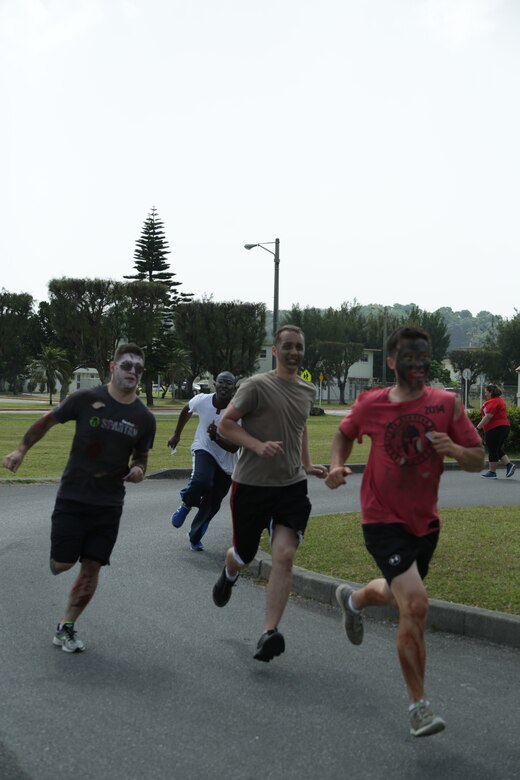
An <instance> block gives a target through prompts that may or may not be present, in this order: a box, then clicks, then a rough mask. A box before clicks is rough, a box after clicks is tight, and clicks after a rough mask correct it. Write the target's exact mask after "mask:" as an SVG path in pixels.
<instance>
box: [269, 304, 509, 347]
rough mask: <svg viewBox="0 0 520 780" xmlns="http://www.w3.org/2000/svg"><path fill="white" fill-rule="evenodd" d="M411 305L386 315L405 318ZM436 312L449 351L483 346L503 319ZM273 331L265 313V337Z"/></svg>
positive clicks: (372, 308)
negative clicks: (448, 339) (446, 339)
mask: <svg viewBox="0 0 520 780" xmlns="http://www.w3.org/2000/svg"><path fill="white" fill-rule="evenodd" d="M413 305H414V304H413V303H407V304H402V303H394V304H393V306H387V309H388V313H392V314H395V315H397V316H401V317H403V318H404V317H406V315H407V314H408V313H409V311H410V310H411V308H412V306H413ZM383 308H384V306H382V305H381V304H379V303H370V304H368V305H366V306H361V313H362V314H363V315H364V316H368V315H369V314H376V313H377V312H380V311H381V310H382V309H383ZM436 311H439V312H441V314H442V316H443V319H444V321H445V323H446V326H447V328H448V333H449V335H450V349H464V347H481V346H483V344H484V341H485V339H486V336H487V335H488V334H489V333H491V332H492V331H493V328H495V327H496V325H497V323H498V322H500V321H501V320H502V319H503V318H502V317H500V316H499V315H497V314H492V313H491V312H489V311H479V313H478V314H477V315H476V316H473V314H472V313H471V312H470V311H469V310H468V309H462V311H453V309H451V308H450V307H449V306H442V307H441V308H439V309H436ZM288 313H289V311H288V310H283V311H280V312H279V317H278V321H279V322H283V321H284V318H285V316H286V315H287V314H288ZM272 329H273V313H272V311H267V312H266V322H265V332H266V337H268V338H270V336H271V333H272Z"/></svg>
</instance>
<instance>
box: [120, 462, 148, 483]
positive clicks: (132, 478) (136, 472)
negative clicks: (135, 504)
mask: <svg viewBox="0 0 520 780" xmlns="http://www.w3.org/2000/svg"><path fill="white" fill-rule="evenodd" d="M143 479H144V470H143V467H142V466H132V468H131V469H130V471H129V472H128V474H127V475H126V477H123V482H142V481H143Z"/></svg>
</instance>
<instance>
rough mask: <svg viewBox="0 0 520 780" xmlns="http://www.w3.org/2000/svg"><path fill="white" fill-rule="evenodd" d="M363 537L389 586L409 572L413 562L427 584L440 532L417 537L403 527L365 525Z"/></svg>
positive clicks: (387, 524) (395, 525)
mask: <svg viewBox="0 0 520 780" xmlns="http://www.w3.org/2000/svg"><path fill="white" fill-rule="evenodd" d="M363 536H364V538H365V546H366V548H367V550H368V552H369V553H370V555H371V556H372V557H373V559H374V560H375V562H376V563H377V565H378V566H379V568H380V569H381V572H382V574H383V577H384V578H385V580H386V581H387V582H388V584H389V585H390V583H391V582H392V580H393V579H394V577H397V576H398V575H399V574H404V572H405V571H408V569H409V568H410V566H411V565H412V564H413V562H414V561H416V563H417V568H418V570H419V574H420V575H421V579H423V580H424V578H425V577H426V575H427V574H428V568H429V564H430V561H431V559H432V556H433V553H434V552H435V548H436V547H437V542H438V540H439V531H434V532H433V533H431V534H426V536H414V535H413V534H411V533H409V532H408V531H407V530H406V528H405V526H404V525H401V523H367V524H366V525H363Z"/></svg>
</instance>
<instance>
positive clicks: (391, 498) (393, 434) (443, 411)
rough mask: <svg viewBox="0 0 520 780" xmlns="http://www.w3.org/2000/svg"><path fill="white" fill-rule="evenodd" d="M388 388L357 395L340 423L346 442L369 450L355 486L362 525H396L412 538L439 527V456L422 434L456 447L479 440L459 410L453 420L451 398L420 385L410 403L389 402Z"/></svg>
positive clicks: (452, 397)
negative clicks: (367, 441)
mask: <svg viewBox="0 0 520 780" xmlns="http://www.w3.org/2000/svg"><path fill="white" fill-rule="evenodd" d="M389 392H390V388H385V389H383V390H368V391H366V392H365V393H362V394H361V395H360V396H359V397H358V399H357V401H356V403H355V404H354V406H353V407H352V411H351V412H350V414H347V415H346V416H345V417H344V419H343V421H342V422H341V425H340V430H341V431H342V433H343V434H344V435H345V436H346V437H348V438H349V439H353V440H356V439H357V440H358V442H359V443H361V441H362V439H363V436H365V435H366V436H370V438H371V440H372V446H371V449H370V455H369V458H368V463H367V466H366V468H365V471H364V474H363V480H362V482H361V512H362V516H363V523H364V524H366V523H401V524H402V525H405V526H406V527H407V529H408V531H409V532H410V533H412V534H414V535H415V536H425V535H426V534H428V533H431V532H432V531H435V530H437V529H438V528H439V527H440V519H439V514H438V509H437V495H438V489H439V480H440V477H441V474H442V472H443V458H442V456H440V455H438V454H437V453H436V452H435V450H434V448H433V446H432V444H431V442H430V441H429V439H428V436H427V434H428V433H429V432H431V431H440V432H442V433H447V434H448V436H449V437H450V438H451V439H452V440H453V441H454V442H455V443H456V444H459V445H461V446H462V447H476V446H478V445H479V444H480V437H479V435H478V433H477V432H476V431H475V428H474V427H473V425H472V423H471V422H470V420H469V418H468V416H467V414H466V413H465V411H464V410H462V411H461V413H460V415H459V417H458V419H457V420H454V419H453V412H454V406H455V401H456V396H455V394H454V393H449V392H446V391H445V390H437V389H434V388H432V387H426V388H425V390H424V393H423V394H422V395H421V396H420V398H417V399H415V400H413V401H405V402H401V403H393V402H392V401H390V400H389V398H388V394H389Z"/></svg>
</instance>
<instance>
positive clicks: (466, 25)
mask: <svg viewBox="0 0 520 780" xmlns="http://www.w3.org/2000/svg"><path fill="white" fill-rule="evenodd" d="M504 4H505V0H426V2H425V5H424V18H425V20H426V23H427V24H428V25H429V26H430V27H431V28H432V29H433V30H434V31H435V32H436V34H437V35H438V36H439V37H440V38H441V39H443V40H445V41H447V42H448V43H449V44H450V45H451V46H453V47H454V48H460V47H463V46H465V45H466V44H467V43H469V41H471V40H473V39H475V38H480V37H482V36H485V35H488V34H489V33H492V32H493V31H494V30H495V29H496V27H497V25H498V22H499V17H500V15H501V11H502V8H503V6H504Z"/></svg>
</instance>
